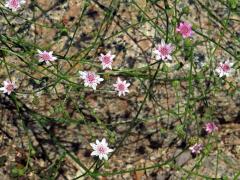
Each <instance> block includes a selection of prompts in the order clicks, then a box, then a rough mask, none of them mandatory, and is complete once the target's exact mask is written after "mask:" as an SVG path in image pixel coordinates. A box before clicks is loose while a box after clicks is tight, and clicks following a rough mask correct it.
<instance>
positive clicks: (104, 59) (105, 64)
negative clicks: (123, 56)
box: [99, 51, 115, 69]
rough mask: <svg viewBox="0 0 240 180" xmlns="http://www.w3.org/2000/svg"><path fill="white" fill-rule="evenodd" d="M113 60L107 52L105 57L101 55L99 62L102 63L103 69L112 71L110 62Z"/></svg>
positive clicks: (112, 56) (113, 56)
mask: <svg viewBox="0 0 240 180" xmlns="http://www.w3.org/2000/svg"><path fill="white" fill-rule="evenodd" d="M114 58H115V55H111V51H109V52H108V53H107V54H106V55H104V54H101V56H100V57H99V60H100V61H101V62H102V66H103V69H107V68H109V69H112V62H113V59H114Z"/></svg>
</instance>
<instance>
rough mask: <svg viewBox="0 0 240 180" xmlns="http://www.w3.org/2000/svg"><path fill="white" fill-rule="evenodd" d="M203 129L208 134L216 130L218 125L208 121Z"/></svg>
mask: <svg viewBox="0 0 240 180" xmlns="http://www.w3.org/2000/svg"><path fill="white" fill-rule="evenodd" d="M204 129H205V131H206V132H207V133H208V134H210V133H212V132H214V131H217V130H218V127H217V126H216V124H215V123H214V122H209V123H206V124H205V126H204Z"/></svg>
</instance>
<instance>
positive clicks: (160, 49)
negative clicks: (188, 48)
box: [153, 40, 173, 61]
mask: <svg viewBox="0 0 240 180" xmlns="http://www.w3.org/2000/svg"><path fill="white" fill-rule="evenodd" d="M172 51H173V47H172V45H171V44H165V41H164V40H162V41H161V44H158V45H157V48H156V49H155V50H154V51H153V52H154V53H155V54H156V59H157V60H160V59H162V60H163V61H166V60H172V56H171V53H172Z"/></svg>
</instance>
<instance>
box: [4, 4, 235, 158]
mask: <svg viewBox="0 0 240 180" xmlns="http://www.w3.org/2000/svg"><path fill="white" fill-rule="evenodd" d="M24 3H25V0H7V2H6V5H5V6H6V7H8V8H10V9H11V10H12V11H17V10H18V9H20V7H21V5H22V4H24ZM176 31H177V32H178V33H180V34H181V35H182V37H183V38H189V37H192V35H193V31H192V26H191V25H190V24H188V23H187V22H182V23H180V24H179V26H178V27H177V29H176ZM173 50H174V48H173V46H172V44H171V43H169V44H167V43H165V41H164V40H162V41H161V43H160V44H158V45H157V46H156V49H155V50H154V51H153V52H154V54H155V55H156V60H162V61H167V60H172V56H171V54H172V52H173ZM37 51H38V54H37V56H38V59H39V62H45V63H46V64H47V65H49V64H51V62H53V61H55V60H57V58H56V57H54V56H53V52H52V51H50V52H47V51H40V50H37ZM114 58H115V55H112V54H111V52H108V53H107V54H105V55H104V54H101V55H100V57H99V60H100V61H101V63H102V68H103V70H105V69H112V63H113V59H114ZM232 66H233V63H230V62H229V61H225V62H223V63H220V64H219V66H218V67H217V68H216V72H217V73H218V74H219V76H220V77H222V76H229V74H230V73H231V71H232ZM79 73H80V78H81V79H83V80H84V86H85V87H91V88H93V90H96V87H97V85H98V84H100V83H101V82H102V81H103V80H104V79H103V78H101V77H100V76H99V75H97V74H96V73H95V72H91V71H80V72H79ZM3 85H4V86H3V87H1V88H0V90H1V91H3V93H7V94H8V95H10V94H11V92H12V91H14V89H16V84H15V82H14V81H10V80H5V81H4V82H3ZM129 86H130V84H129V83H127V82H126V81H124V80H121V79H120V78H119V77H118V78H117V81H116V83H115V84H113V87H114V88H115V91H117V92H118V95H119V96H121V95H124V96H125V94H126V93H128V92H129V90H128V87H129ZM217 129H218V128H217V126H216V125H215V124H214V123H207V124H206V126H205V130H206V132H207V133H212V132H213V131H216V130H217ZM90 145H91V146H92V148H93V152H92V154H91V155H92V156H98V157H99V159H101V160H102V159H105V160H107V159H108V154H109V153H110V152H112V151H113V149H110V148H109V147H108V143H107V142H106V139H102V141H99V140H96V144H94V143H90ZM202 149H203V145H202V144H195V145H194V146H192V147H190V150H191V152H192V153H194V154H198V153H200V151H201V150H202Z"/></svg>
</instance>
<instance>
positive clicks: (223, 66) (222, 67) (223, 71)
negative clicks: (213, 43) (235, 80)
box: [216, 60, 233, 77]
mask: <svg viewBox="0 0 240 180" xmlns="http://www.w3.org/2000/svg"><path fill="white" fill-rule="evenodd" d="M232 66H233V63H230V61H229V60H227V61H225V62H224V63H220V64H219V65H218V67H217V68H216V72H217V73H218V74H219V76H220V77H223V76H227V77H228V76H229V75H230V74H231V73H232V71H233V69H232Z"/></svg>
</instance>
